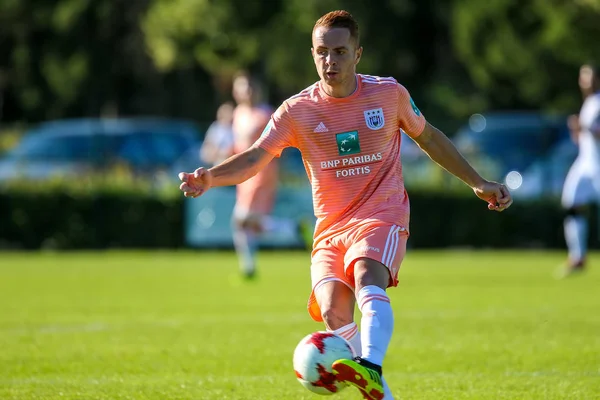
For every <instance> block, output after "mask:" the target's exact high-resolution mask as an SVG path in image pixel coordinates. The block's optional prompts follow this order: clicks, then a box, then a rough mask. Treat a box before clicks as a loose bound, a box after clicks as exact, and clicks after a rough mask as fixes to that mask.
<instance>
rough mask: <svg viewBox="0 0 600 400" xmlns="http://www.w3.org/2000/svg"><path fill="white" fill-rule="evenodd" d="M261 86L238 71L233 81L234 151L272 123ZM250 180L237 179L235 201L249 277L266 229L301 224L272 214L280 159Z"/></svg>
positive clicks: (290, 230)
mask: <svg viewBox="0 0 600 400" xmlns="http://www.w3.org/2000/svg"><path fill="white" fill-rule="evenodd" d="M261 97H262V93H261V88H260V85H259V83H258V81H257V80H256V79H254V78H253V77H251V76H250V75H249V74H247V73H244V72H242V73H239V74H238V75H237V76H236V77H235V78H234V80H233V98H234V100H235V101H236V103H237V106H236V107H235V110H234V111H233V152H234V154H240V153H243V152H244V151H246V150H248V149H249V148H250V147H251V146H252V145H253V144H254V143H255V142H256V140H257V139H258V138H259V137H260V134H261V132H262V131H263V129H264V128H265V126H266V125H267V123H268V122H269V118H270V117H271V114H272V111H273V110H272V108H271V107H270V106H268V105H267V104H265V103H262V102H261ZM269 161H270V162H268V163H265V165H263V168H261V170H260V171H257V172H256V174H253V176H252V177H248V178H249V179H247V180H244V181H240V182H236V183H237V188H236V203H235V207H234V211H233V218H232V225H233V242H234V246H235V250H236V253H237V254H238V258H239V263H240V269H241V271H242V274H243V275H244V276H245V277H246V278H252V277H254V276H255V274H256V253H257V250H258V240H259V238H260V235H261V234H262V233H264V232H276V233H279V234H282V235H290V236H293V235H296V234H297V233H299V232H300V226H299V223H297V222H296V221H294V220H292V219H287V218H275V217H273V216H270V215H269V214H270V212H271V210H272V208H273V203H274V201H275V196H276V194H277V185H278V180H279V167H278V163H277V160H269Z"/></svg>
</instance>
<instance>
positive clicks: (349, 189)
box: [256, 74, 425, 242]
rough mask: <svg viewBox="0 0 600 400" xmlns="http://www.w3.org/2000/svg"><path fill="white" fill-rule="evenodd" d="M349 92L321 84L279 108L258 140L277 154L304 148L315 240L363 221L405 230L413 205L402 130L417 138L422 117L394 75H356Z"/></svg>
mask: <svg viewBox="0 0 600 400" xmlns="http://www.w3.org/2000/svg"><path fill="white" fill-rule="evenodd" d="M357 80H358V87H357V89H356V91H355V92H354V93H353V94H351V95H350V96H348V97H344V98H335V97H331V96H329V95H327V94H326V93H325V92H324V91H323V89H322V88H321V85H320V83H319V82H317V83H315V84H313V85H312V86H310V87H308V88H307V89H305V90H303V91H302V92H300V93H299V94H297V95H295V96H292V97H291V98H289V99H288V100H286V101H285V102H283V104H282V105H281V106H280V107H279V108H278V109H277V111H276V112H275V113H274V114H273V116H272V117H271V120H270V121H269V124H268V125H267V126H266V128H265V130H264V131H263V134H262V135H261V137H260V139H259V140H258V141H257V143H256V144H257V145H258V146H260V147H261V148H263V149H265V150H266V151H268V152H269V153H271V154H273V155H275V156H280V155H281V152H282V150H283V149H284V148H286V147H296V148H298V149H299V150H300V151H301V153H302V158H303V160H304V167H305V169H306V173H307V175H308V178H309V180H310V182H311V186H312V192H313V207H314V211H315V216H316V217H317V226H316V229H315V241H316V242H318V241H319V240H320V238H321V237H324V236H327V235H333V234H335V233H336V232H339V231H341V230H343V229H344V227H345V226H347V225H348V224H351V223H353V222H354V221H358V220H367V219H373V220H379V221H383V222H388V223H391V224H396V225H400V226H403V227H406V228H408V223H409V202H408V196H407V194H406V191H405V190H404V180H403V178H402V164H401V161H400V141H401V140H402V138H401V133H400V129H402V130H404V132H406V133H407V134H408V135H409V136H411V137H413V138H414V137H417V136H419V135H420V134H421V132H422V131H423V128H424V127H425V118H424V117H423V115H422V114H421V112H420V111H419V109H418V108H417V107H416V105H415V104H414V102H413V101H412V99H411V97H410V95H409V93H408V91H407V90H406V89H405V88H404V87H403V86H402V85H400V84H399V83H398V82H397V81H396V80H395V79H393V78H381V77H377V76H370V75H362V74H358V75H357Z"/></svg>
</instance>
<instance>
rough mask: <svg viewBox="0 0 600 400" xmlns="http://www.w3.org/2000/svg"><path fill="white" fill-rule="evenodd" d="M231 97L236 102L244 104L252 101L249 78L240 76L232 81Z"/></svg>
mask: <svg viewBox="0 0 600 400" xmlns="http://www.w3.org/2000/svg"><path fill="white" fill-rule="evenodd" d="M232 94H233V99H234V100H235V102H236V103H238V104H245V103H249V102H251V101H252V86H251V85H250V80H249V79H248V78H247V77H245V76H240V77H238V78H236V79H235V80H234V81H233V93H232Z"/></svg>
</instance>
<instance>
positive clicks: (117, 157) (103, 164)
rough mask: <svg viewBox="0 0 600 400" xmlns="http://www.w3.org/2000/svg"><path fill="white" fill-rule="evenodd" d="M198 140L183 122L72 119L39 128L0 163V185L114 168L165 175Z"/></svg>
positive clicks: (195, 130)
mask: <svg viewBox="0 0 600 400" xmlns="http://www.w3.org/2000/svg"><path fill="white" fill-rule="evenodd" d="M199 139H200V134H199V132H198V130H197V128H196V126H195V125H194V124H193V123H192V122H189V121H182V120H169V119H157V118H142V119H73V120H59V121H52V122H47V123H43V124H40V125H39V126H38V127H36V128H34V129H32V130H30V131H27V132H26V133H25V136H24V137H23V139H22V140H21V141H20V142H19V144H18V145H17V146H16V147H15V148H13V149H12V150H11V151H9V152H8V153H7V154H6V155H5V157H3V158H2V159H1V160H0V181H6V180H11V179H19V178H28V179H49V178H52V177H69V176H82V175H83V174H86V173H91V172H98V171H105V170H110V169H111V168H113V167H115V166H117V165H119V166H123V167H126V168H127V169H129V170H130V171H131V172H132V173H133V174H135V175H145V176H152V175H153V174H155V173H156V172H158V171H168V170H169V169H170V167H171V166H172V165H173V164H174V163H175V162H176V161H177V160H178V159H179V157H181V155H182V154H183V153H184V152H185V151H186V150H187V149H189V148H191V147H193V146H194V145H195V144H196V143H197V142H198V141H199Z"/></svg>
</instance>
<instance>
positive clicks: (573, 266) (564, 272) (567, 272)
mask: <svg viewBox="0 0 600 400" xmlns="http://www.w3.org/2000/svg"><path fill="white" fill-rule="evenodd" d="M584 271H585V261H584V260H580V261H577V262H574V263H572V262H570V263H568V264H567V265H566V266H564V267H561V268H560V269H559V270H558V271H556V274H555V276H556V279H565V278H568V277H570V276H574V275H578V274H580V273H581V272H584Z"/></svg>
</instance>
